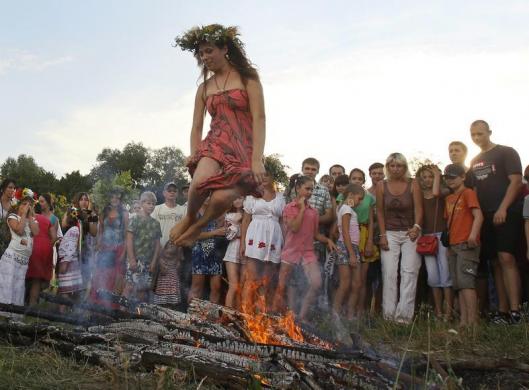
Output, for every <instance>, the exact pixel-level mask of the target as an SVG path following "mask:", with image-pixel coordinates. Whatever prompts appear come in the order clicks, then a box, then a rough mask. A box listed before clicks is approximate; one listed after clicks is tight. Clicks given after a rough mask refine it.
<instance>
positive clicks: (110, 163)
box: [90, 142, 149, 185]
mask: <svg viewBox="0 0 529 390" xmlns="http://www.w3.org/2000/svg"><path fill="white" fill-rule="evenodd" d="M148 158H149V150H148V149H147V148H146V147H145V146H143V144H142V143H141V142H139V143H135V142H130V143H128V144H127V145H125V147H124V148H123V150H119V149H110V148H105V149H103V150H102V151H101V153H99V154H98V155H97V158H96V161H97V163H96V165H95V167H94V168H92V170H91V172H90V177H91V179H92V180H93V182H96V181H98V180H101V179H109V178H112V177H114V176H115V175H117V174H119V173H121V172H127V171H128V172H130V176H131V178H132V180H133V182H134V183H135V185H141V181H142V179H143V177H144V174H145V168H146V165H147V160H148Z"/></svg>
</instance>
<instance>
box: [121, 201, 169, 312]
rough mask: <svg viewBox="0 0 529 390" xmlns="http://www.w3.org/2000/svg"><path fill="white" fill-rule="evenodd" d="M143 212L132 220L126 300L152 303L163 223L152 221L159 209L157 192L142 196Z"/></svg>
mask: <svg viewBox="0 0 529 390" xmlns="http://www.w3.org/2000/svg"><path fill="white" fill-rule="evenodd" d="M140 202H141V210H140V211H139V212H138V213H137V214H136V216H134V217H133V218H131V220H130V223H129V226H128V228H127V237H126V250H127V272H126V274H125V280H126V284H125V289H124V290H123V296H125V297H129V296H131V295H132V296H134V297H135V298H137V299H139V300H141V301H144V302H150V291H151V287H152V275H153V273H154V272H155V270H156V268H157V264H158V256H159V254H160V238H161V237H162V231H161V228H160V223H159V222H158V221H157V220H155V219H154V218H153V217H151V214H152V212H153V211H154V207H155V206H156V195H155V194H154V192H151V191H145V192H144V193H142V194H141V196H140Z"/></svg>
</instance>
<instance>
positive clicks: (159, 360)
mask: <svg viewBox="0 0 529 390" xmlns="http://www.w3.org/2000/svg"><path fill="white" fill-rule="evenodd" d="M106 294H107V297H108V298H109V300H113V301H119V302H120V305H121V307H122V310H110V309H107V308H103V307H100V306H91V305H87V304H74V303H73V302H71V301H69V300H67V299H64V298H57V297H55V296H49V295H43V298H45V299H47V300H48V301H53V302H55V303H58V304H61V305H65V306H71V308H72V311H71V312H70V314H68V315H59V314H55V313H52V312H46V311H43V310H34V309H31V308H27V307H19V306H13V305H2V306H1V307H0V310H2V311H4V312H11V313H17V315H18V316H20V315H26V316H31V317H36V318H38V319H39V321H37V322H35V320H34V319H32V322H31V323H25V322H23V321H22V318H20V317H16V316H15V317H13V318H6V319H5V320H0V335H1V338H3V339H6V340H8V341H10V342H12V343H14V344H23V345H28V344H31V343H40V344H42V345H46V346H51V347H53V348H55V349H56V350H57V351H60V352H62V353H64V354H66V355H69V356H74V357H75V358H77V359H80V360H82V361H89V362H91V363H93V364H99V365H104V366H111V367H114V368H120V367H122V368H123V367H126V368H127V369H129V370H130V369H137V370H154V369H155V367H159V366H173V367H178V368H180V369H192V370H194V372H195V373H196V374H198V375H201V376H207V377H208V380H209V381H211V382H212V383H216V384H218V385H221V386H224V387H226V388H240V389H244V388H247V387H248V386H249V383H251V382H255V381H257V382H259V383H260V384H261V386H262V387H263V388H300V389H349V388H361V389H380V388H395V387H396V388H400V387H404V388H406V387H409V386H410V385H412V384H413V383H407V382H406V380H401V381H399V383H398V384H395V383H394V380H395V378H397V371H396V370H395V368H392V367H390V366H389V365H387V364H385V363H382V362H380V361H377V360H376V359H373V358H372V357H368V356H367V355H366V354H365V353H364V352H363V351H361V350H358V349H354V348H351V346H345V347H344V346H343V345H340V344H337V343H334V342H332V341H331V340H324V339H323V338H321V337H319V336H317V335H315V334H313V333H311V332H309V331H307V330H306V329H303V328H300V327H298V328H297V330H296V332H298V333H300V334H301V335H302V339H299V338H297V337H296V338H297V339H296V340H294V339H292V338H291V337H289V330H288V329H285V328H282V325H283V324H284V322H283V321H284V319H283V318H282V317H278V316H267V320H266V322H267V323H268V324H269V325H270V326H271V327H272V329H273V332H274V334H273V336H274V338H273V341H274V342H273V343H268V344H262V343H257V342H255V341H254V337H255V336H254V335H252V333H251V332H250V331H249V330H248V326H247V325H248V321H249V320H250V319H249V318H248V315H247V314H244V313H241V312H238V311H236V310H233V309H229V308H226V307H223V306H220V305H215V304H212V303H210V302H207V301H202V300H194V301H193V302H191V304H190V307H189V311H188V313H182V312H179V311H175V310H171V309H167V308H163V307H160V306H156V305H151V304H145V303H139V302H130V301H127V300H125V299H123V298H121V297H117V296H112V294H108V293H106ZM41 320H43V321H41ZM61 323H62V324H61ZM65 324H69V325H65ZM296 326H297V325H296ZM290 331H291V330H290ZM401 378H402V375H401Z"/></svg>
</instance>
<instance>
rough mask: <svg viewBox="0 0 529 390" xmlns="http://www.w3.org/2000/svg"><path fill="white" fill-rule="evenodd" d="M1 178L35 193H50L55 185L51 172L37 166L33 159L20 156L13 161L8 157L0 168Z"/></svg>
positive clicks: (55, 179)
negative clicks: (14, 182) (10, 180)
mask: <svg viewBox="0 0 529 390" xmlns="http://www.w3.org/2000/svg"><path fill="white" fill-rule="evenodd" d="M0 175H1V176H2V177H10V178H12V179H14V180H15V181H16V182H17V186H19V187H28V188H31V189H32V190H33V191H35V192H37V193H45V192H52V191H54V190H55V187H56V185H57V178H56V177H55V174H54V173H53V172H48V171H46V170H45V169H44V168H42V167H40V166H39V165H37V163H36V162H35V160H34V159H33V157H31V156H28V155H25V154H21V155H19V156H18V157H17V159H16V160H15V159H14V158H12V157H8V158H7V159H6V161H5V162H4V163H3V164H2V167H1V168H0Z"/></svg>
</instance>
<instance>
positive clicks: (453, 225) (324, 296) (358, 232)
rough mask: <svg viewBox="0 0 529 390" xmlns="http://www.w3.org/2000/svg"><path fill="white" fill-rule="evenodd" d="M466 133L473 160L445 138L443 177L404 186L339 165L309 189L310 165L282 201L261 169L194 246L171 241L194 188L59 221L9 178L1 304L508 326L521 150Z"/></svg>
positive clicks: (74, 210) (524, 262)
mask: <svg viewBox="0 0 529 390" xmlns="http://www.w3.org/2000/svg"><path fill="white" fill-rule="evenodd" d="M470 132H471V138H472V140H473V141H474V142H475V143H476V144H477V145H478V146H479V147H480V148H481V153H480V154H479V155H478V156H476V157H474V158H473V159H472V162H471V163H470V167H468V168H467V167H466V166H465V160H466V153H467V148H466V146H465V145H464V144H463V143H462V142H457V141H456V142H452V143H451V144H450V145H449V158H450V160H451V164H449V165H447V166H446V167H445V169H444V172H442V171H441V170H440V169H439V167H437V166H435V165H423V166H421V167H420V168H419V169H418V171H417V172H416V174H415V177H412V175H411V173H410V171H409V167H408V163H407V161H406V158H405V157H404V156H403V155H402V154H400V153H392V154H391V155H389V156H388V157H387V159H386V160H385V163H379V162H375V163H373V164H372V165H371V166H370V167H369V171H368V173H367V175H366V174H365V173H364V172H363V171H362V170H361V169H359V168H354V169H352V170H350V171H349V172H347V171H346V169H345V168H344V166H343V165H340V164H335V165H333V166H332V167H331V168H330V169H329V172H328V174H324V175H322V176H321V177H320V178H319V180H318V174H319V172H320V164H319V162H318V160H317V159H315V158H307V159H305V160H304V161H303V162H302V164H301V173H300V174H295V175H293V176H292V177H291V179H290V183H289V185H288V186H287V188H285V189H284V191H283V192H280V191H279V189H278V186H277V183H276V182H275V181H274V177H273V175H272V174H271V173H270V172H269V171H267V173H266V174H265V175H264V177H263V181H262V183H261V184H260V187H259V189H260V191H261V192H260V194H259V195H257V194H254V195H247V196H240V197H237V198H236V199H235V200H234V201H233V202H232V204H231V205H230V207H229V209H227V210H220V211H218V212H217V214H218V215H219V216H218V218H214V219H212V220H210V221H208V223H207V224H206V225H205V226H203V227H201V231H200V233H199V235H198V237H196V240H195V241H194V242H193V243H192V244H191V245H190V246H184V245H175V243H174V242H173V241H172V240H171V231H172V229H174V227H175V226H177V223H178V222H179V221H181V220H182V219H183V218H184V217H185V215H186V212H187V209H188V207H187V206H188V204H187V202H186V203H184V204H178V203H177V198H179V197H181V198H182V197H183V198H187V190H188V188H189V186H184V187H179V186H177V185H176V184H175V183H173V182H171V183H167V184H166V185H165V187H164V190H163V203H161V204H158V205H157V203H158V200H157V197H156V195H155V194H154V193H153V192H150V191H145V192H143V193H142V194H141V197H140V199H139V200H138V201H135V202H133V203H132V204H131V205H127V207H126V205H124V204H123V203H122V198H121V197H122V193H121V192H120V191H119V190H116V191H114V192H113V193H111V194H109V201H108V204H106V205H100V206H101V209H100V211H99V212H97V211H96V207H94V205H93V204H92V203H91V199H90V194H88V193H85V192H82V193H78V194H77V195H76V196H75V197H74V198H73V199H72V203H71V206H70V207H69V208H68V210H67V211H66V212H65V213H64V215H63V216H62V218H61V219H60V220H59V218H58V217H57V216H56V215H55V214H54V208H53V202H52V198H51V197H50V195H48V194H40V195H39V196H38V197H37V196H36V195H35V194H33V193H32V191H31V190H29V189H23V190H21V189H19V190H18V191H17V188H16V186H17V183H15V181H14V180H11V179H9V178H6V179H4V180H3V181H2V184H1V188H0V204H1V208H0V212H1V223H0V254H1V260H0V302H1V303H7V304H15V305H24V304H26V305H35V304H37V303H38V302H39V294H40V292H41V291H43V290H44V289H47V288H49V286H50V282H51V281H52V280H56V281H57V290H56V291H57V293H58V294H61V295H64V296H66V297H69V298H70V299H72V300H76V301H79V300H88V301H90V302H93V303H98V304H101V305H105V306H108V307H113V308H117V305H116V304H115V303H112V302H110V301H108V300H106V299H105V298H104V297H101V296H100V294H98V291H100V290H107V291H111V292H114V293H116V294H121V295H123V296H125V297H128V298H129V299H135V300H139V301H145V302H152V303H155V304H159V305H166V306H168V307H172V308H175V309H179V310H185V307H186V303H187V302H188V301H190V300H191V299H193V298H204V299H209V300H211V301H212V302H215V303H219V304H225V305H227V306H230V307H234V308H237V309H239V310H243V311H245V312H252V311H264V310H266V311H268V312H274V313H282V312H285V311H286V310H292V311H293V312H294V313H296V315H297V316H298V318H299V320H300V321H311V319H313V318H314V316H315V315H317V314H318V313H321V311H322V310H326V311H328V312H329V313H331V314H332V315H335V316H340V317H342V318H344V319H349V320H356V319H359V318H363V317H365V316H368V315H373V314H376V313H381V314H382V316H383V317H384V318H385V319H387V320H392V321H396V322H401V323H409V322H410V321H412V319H413V316H414V314H415V312H416V307H417V302H429V303H431V306H432V308H433V312H434V314H435V316H436V317H437V318H438V319H440V320H444V321H452V320H455V319H456V318H458V319H459V322H460V324H461V325H462V326H466V325H472V324H475V323H477V321H478V319H479V316H480V314H482V315H489V317H488V319H489V320H490V321H492V322H493V323H500V324H501V323H503V324H517V323H519V322H520V321H521V314H520V307H521V303H522V301H523V300H527V299H528V296H527V288H528V286H527V277H528V273H527V269H528V267H527V266H528V264H529V260H528V258H529V253H528V250H527V242H528V241H529V196H528V195H529V184H527V185H524V184H523V182H522V176H523V175H522V166H521V161H520V158H519V155H518V153H517V152H516V151H515V150H514V149H512V148H510V147H506V146H503V145H496V144H494V143H492V141H491V139H490V135H491V131H490V129H489V127H488V124H487V123H486V122H484V121H481V120H479V121H475V122H474V123H473V124H472V125H471V130H470ZM266 168H267V167H266V166H265V170H266ZM528 175H529V167H527V168H526V169H525V172H524V177H525V180H526V182H527V179H528ZM367 180H369V181H370V183H368V182H367ZM180 191H182V193H179V192H180ZM17 198H18V199H17ZM210 201H211V200H210V199H209V198H206V200H205V202H204V203H203V204H202V205H201V206H200V208H199V210H198V212H197V215H196V219H197V220H200V218H201V216H202V215H203V214H204V212H205V211H206V210H207V208H208V205H209V202H210ZM524 219H525V222H524ZM524 224H525V239H524ZM422 265H424V268H425V270H426V275H427V276H426V280H427V285H428V286H429V290H425V289H423V288H421V273H420V270H421V267H422ZM223 281H224V282H225V283H224V282H223ZM522 281H523V285H524V286H525V288H523V287H522ZM490 313H492V314H490Z"/></svg>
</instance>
